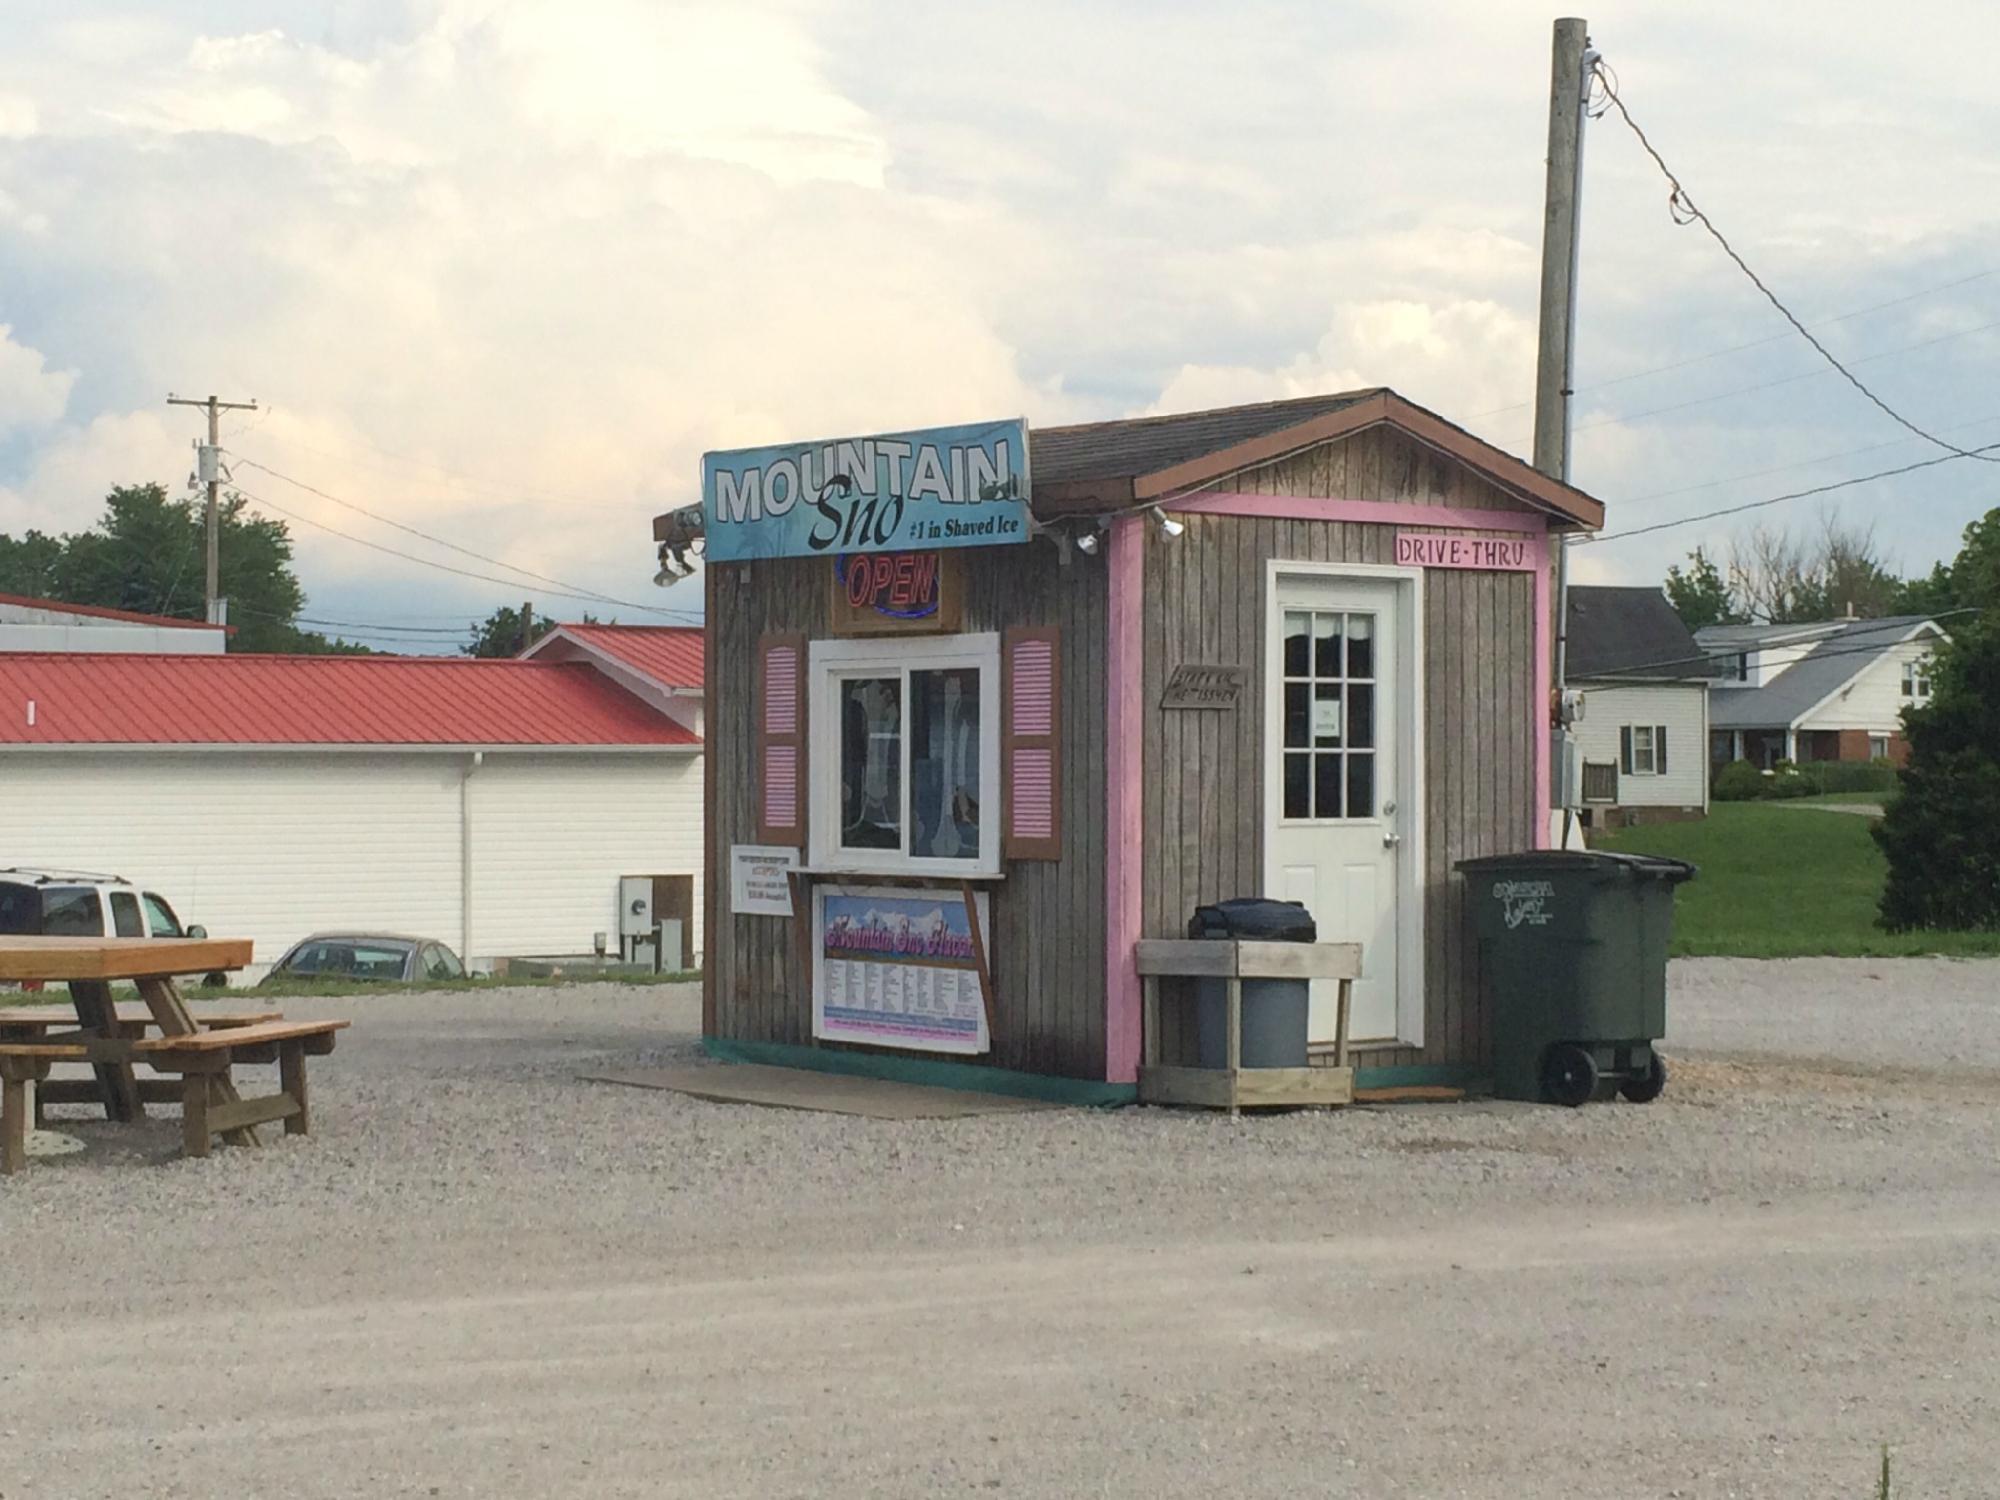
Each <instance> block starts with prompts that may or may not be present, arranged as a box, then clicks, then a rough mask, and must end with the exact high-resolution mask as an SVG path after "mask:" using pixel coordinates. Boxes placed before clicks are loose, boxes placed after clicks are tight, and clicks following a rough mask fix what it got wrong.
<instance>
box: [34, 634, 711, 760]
mask: <svg viewBox="0 0 2000 1500" xmlns="http://www.w3.org/2000/svg"><path fill="white" fill-rule="evenodd" d="M700 743H701V741H700V739H699V738H698V737H697V736H696V735H695V734H694V733H693V732H692V731H691V730H689V729H687V728H685V727H684V726H682V725H681V724H679V723H676V722H675V721H674V720H673V719H671V718H670V717H668V716H667V715H666V714H664V713H662V712H660V711H659V710H658V709H656V708H653V707H651V706H649V705H648V704H646V703H644V702H642V701H641V700H640V699H639V698H638V697H636V696H634V695H633V694H632V693H629V692H627V691H626V690H625V689H623V688H621V687H619V686H618V685H617V684H616V683H614V682H612V681H610V680H609V679H607V678H606V677H605V676H604V675H603V674H602V673H600V672H598V671H596V670H595V669H594V668H592V667H589V666H586V665H584V664H582V663H543V662H524V661H482V660H477V659H474V658H471V657H462V656H455V657H414V656H264V655H240V656H181V655H165V654H144V655H138V654H133V655H107V654H101V653H96V652H87V653H86V652H29V651H23V652H15V653H9V654H5V655H0V747H4V748H9V749H29V748H34V747H37V746H85V745H189V746H194V745H200V746H226V747H234V748H243V747H249V746H258V745H268V746H290V747H306V746H339V747H353V746H411V747H418V748H425V747H430V748H436V747H442V746H454V747H456V746H465V747H468V748H474V749H477V748H481V747H488V748H519V749H527V748H534V747H555V748H578V747H584V746H595V747H606V748H616V749H670V748H676V747H685V748H695V747H698V746H699V745H700Z"/></svg>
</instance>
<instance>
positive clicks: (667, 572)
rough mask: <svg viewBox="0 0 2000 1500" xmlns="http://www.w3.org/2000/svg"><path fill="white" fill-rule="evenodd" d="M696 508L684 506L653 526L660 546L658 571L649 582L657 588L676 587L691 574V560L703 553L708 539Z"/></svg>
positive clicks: (693, 560)
mask: <svg viewBox="0 0 2000 1500" xmlns="http://www.w3.org/2000/svg"><path fill="white" fill-rule="evenodd" d="M704 525H705V523H704V521H703V518H702V513H701V507H700V506H699V505H689V506H684V507H682V508H681V509H680V510H677V511H675V512H673V514H671V515H668V516H662V517H661V518H660V519H659V520H658V521H657V522H655V523H654V528H653V534H654V536H655V537H656V538H657V539H658V540H659V543H660V571H659V572H657V573H655V574H654V575H653V582H654V583H656V584H658V585H659V586H660V587H661V588H665V587H666V586H667V585H668V584H672V583H679V582H680V581H681V580H682V579H683V578H686V577H688V576H689V575H690V574H691V573H693V572H694V562H695V559H696V558H698V557H700V556H701V555H702V553H703V552H704V551H705V550H706V549H707V545H708V538H707V535H706V534H705V532H704V529H703V528H704Z"/></svg>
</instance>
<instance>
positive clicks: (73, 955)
mask: <svg viewBox="0 0 2000 1500" xmlns="http://www.w3.org/2000/svg"><path fill="white" fill-rule="evenodd" d="M250 954H251V944H250V940H249V939H248V938H101V937H0V984H4V983H15V984H18V983H22V982H24V981H26V982H32V981H35V980H40V981H42V982H43V983H58V982H60V983H66V984H68V986H69V995H70V1001H71V1003H72V1004H74V1005H75V1007H76V1019H77V1025H78V1028H79V1029H80V1030H83V1031H86V1032H91V1033H94V1034H95V1035H96V1036H97V1037H98V1038H100V1039H101V1040H103V1041H104V1042H107V1043H109V1042H115V1041H118V1040H121V1039H125V1038H124V1037H123V1028H122V1026H121V1024H120V1022H119V1019H118V1012H117V1008H116V1007H115V1006H114V1005H113V1004H112V1000H111V986H112V984H113V983H114V982H117V981H127V982H130V983H131V984H133V985H135V986H136V987H137V988H138V991H139V998H140V999H141V1000H143V1001H144V1002H145V1003H146V1009H147V1011H148V1013H149V1014H150V1015H151V1016H152V1018H153V1022H154V1024H155V1025H157V1026H158V1027H159V1028H160V1033H161V1035H163V1036H188V1035H192V1034H193V1033H194V1032H196V1031H198V1030H200V1027H199V1026H198V1025H196V1023H195V1019H194V1015H193V1013H192V1012H190V1011H189V1010H188V1008H187V1001H185V1000H184V999H182V998H181V992H180V987H179V986H178V985H176V984H175V983H174V981H175V980H176V979H178V978H180V977H181V976H182V975H185V974H214V973H227V972H230V971H233V970H237V969H241V968H244V967H246V966H247V965H248V964H249V962H250ZM99 1050H100V1053H101V1058H93V1059H92V1061H91V1066H92V1067H93V1068H94V1069H95V1070H96V1072H97V1083H98V1088H99V1090H100V1091H101V1093H102V1095H103V1098H104V1112H105V1114H106V1115H108V1116H109V1117H110V1118H111V1119H114V1120H136V1119H139V1118H141V1117H142V1116H144V1114H145V1112H146V1106H145V1102H144V1101H143V1100H142V1099H141V1098H140V1097H139V1085H138V1082H137V1080H136V1079H135V1078H134V1076H133V1073H132V1058H131V1055H130V1053H129V1052H127V1053H125V1054H124V1055H122V1056H120V1055H118V1049H116V1048H109V1047H107V1048H103V1049H99Z"/></svg>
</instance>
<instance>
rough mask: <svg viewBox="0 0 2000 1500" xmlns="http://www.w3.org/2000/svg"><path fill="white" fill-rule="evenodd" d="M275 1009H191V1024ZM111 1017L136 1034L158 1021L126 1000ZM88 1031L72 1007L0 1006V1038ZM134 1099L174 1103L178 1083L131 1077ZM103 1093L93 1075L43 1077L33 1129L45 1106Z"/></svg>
mask: <svg viewBox="0 0 2000 1500" xmlns="http://www.w3.org/2000/svg"><path fill="white" fill-rule="evenodd" d="M284 1018H285V1015H284V1012H283V1011H277V1010H250V1011H220V1012H212V1013H208V1014H203V1013H201V1012H196V1013H195V1016H194V1020H195V1024H196V1025H197V1026H200V1027H202V1028H204V1029H211V1028H213V1029H221V1028H224V1027H239V1026H255V1025H257V1024H258V1023H259V1022H260V1021H282V1020H284ZM115 1019H116V1021H117V1026H118V1031H119V1033H120V1034H121V1035H124V1036H129V1037H133V1038H135V1039H136V1038H138V1037H142V1036H144V1035H145V1034H146V1032H147V1031H149V1030H151V1029H153V1028H155V1027H157V1026H158V1025H159V1021H158V1020H157V1019H156V1018H155V1017H154V1015H153V1012H152V1011H151V1009H149V1008H148V1007H147V1006H145V1005H143V1004H139V1003H135V1002H131V1001H128V1002H126V1003H125V1004H123V1005H120V1006H118V1007H117V1008H116V1012H115ZM87 1034H88V1033H85V1032H82V1031H80V1030H79V1028H78V1026H77V1019H76V1011H75V1010H74V1009H72V1008H71V1007H69V1006H66V1005H64V1006H56V1005H36V1006H13V1007H9V1008H6V1009H0V1042H33V1041H44V1042H49V1041H72V1040H76V1039H78V1038H80V1037H82V1036H85V1035H87ZM133 1091H134V1097H135V1098H136V1099H137V1101H138V1102H139V1103H140V1104H142V1105H144V1104H178V1103H180V1102H181V1086H180V1081H179V1080H178V1079H173V1078H139V1079H135V1080H134V1081H133ZM103 1097H104V1089H103V1085H102V1084H101V1083H100V1082H99V1081H98V1080H97V1079H95V1078H48V1079H44V1080H42V1081H41V1082H40V1083H39V1084H37V1086H36V1088H35V1121H34V1124H35V1127H36V1128H39V1127H40V1126H41V1125H42V1124H43V1123H44V1119H43V1116H44V1112H45V1110H46V1108H47V1106H49V1105H51V1104H96V1103H97V1102H99V1101H100V1100H101V1099H102V1098H103Z"/></svg>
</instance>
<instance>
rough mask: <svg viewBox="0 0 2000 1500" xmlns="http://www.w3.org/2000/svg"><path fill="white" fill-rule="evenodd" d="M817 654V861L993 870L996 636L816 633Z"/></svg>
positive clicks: (916, 869)
mask: <svg viewBox="0 0 2000 1500" xmlns="http://www.w3.org/2000/svg"><path fill="white" fill-rule="evenodd" d="M810 660H811V664H812V674H813V675H812V696H811V709H810V712H811V726H810V742H811V745H812V754H813V757H814V763H813V777H814V793H815V795H814V796H813V797H812V799H811V813H810V816H811V819H812V842H811V848H812V863H813V865H814V867H815V868H818V869H823V870H851V871H856V872H866V871H871V870H872V871H896V872H907V873H914V874H927V873H936V874H946V875H973V874H997V873H998V871H999V868H1000V819H999V816H998V814H999V798H998V795H997V789H998V787H999V783H1000V644H999V637H998V636H995V635H959V636H942V637H938V638H935V639H929V640H922V641H912V640H894V641H815V642H814V643H813V645H812V647H811V656H810Z"/></svg>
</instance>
